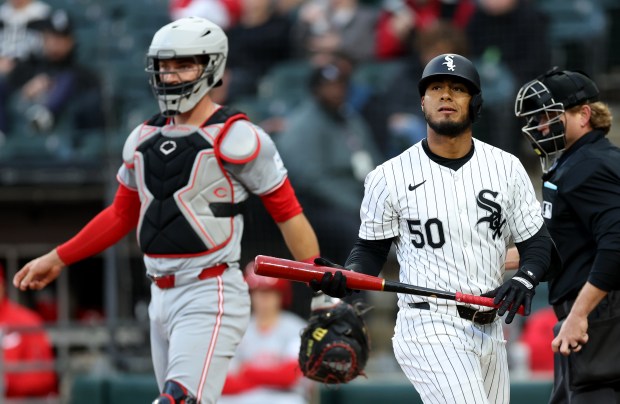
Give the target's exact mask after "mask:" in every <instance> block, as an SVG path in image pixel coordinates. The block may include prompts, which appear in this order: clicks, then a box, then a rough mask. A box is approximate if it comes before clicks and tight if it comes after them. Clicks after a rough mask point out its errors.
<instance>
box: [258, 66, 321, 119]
mask: <svg viewBox="0 0 620 404" xmlns="http://www.w3.org/2000/svg"><path fill="white" fill-rule="evenodd" d="M311 71H312V67H311V66H310V64H309V63H308V62H306V61H297V60H295V61H289V62H283V63H281V64H279V65H277V66H275V67H274V68H273V69H271V70H270V71H269V72H268V73H267V74H266V75H265V77H263V78H262V79H261V81H260V83H259V86H258V99H259V100H260V101H261V102H263V103H264V105H265V107H266V110H267V112H268V114H269V115H272V116H273V115H277V116H282V115H284V114H286V113H288V111H290V110H291V108H293V107H294V106H296V105H297V104H299V102H300V101H301V100H303V99H304V97H306V96H307V95H308V93H309V87H308V79H309V77H310V73H311Z"/></svg>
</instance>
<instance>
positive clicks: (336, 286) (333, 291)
mask: <svg viewBox="0 0 620 404" xmlns="http://www.w3.org/2000/svg"><path fill="white" fill-rule="evenodd" d="M314 264H315V265H320V266H324V267H330V268H340V269H342V270H343V271H348V269H346V268H345V267H343V266H342V265H338V264H335V263H333V262H331V261H330V260H328V259H326V258H323V257H319V258H316V259H315V260H314ZM309 284H310V288H311V289H312V290H314V291H315V292H319V291H321V292H323V293H325V294H326V295H329V296H331V297H345V296H350V295H351V294H352V293H353V290H352V289H349V288H347V277H346V276H345V275H344V274H343V273H342V271H336V272H335V273H334V274H333V275H332V273H331V272H325V273H324V274H323V277H322V278H321V280H320V281H317V280H316V279H312V280H311V281H310V282H309Z"/></svg>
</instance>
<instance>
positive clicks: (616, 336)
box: [515, 69, 620, 404]
mask: <svg viewBox="0 0 620 404" xmlns="http://www.w3.org/2000/svg"><path fill="white" fill-rule="evenodd" d="M598 97H599V90H598V88H597V86H596V84H595V83H594V82H593V81H592V80H591V79H590V78H589V77H587V76H586V75H584V74H582V73H579V72H574V71H566V70H564V71H561V70H557V69H553V70H551V71H549V72H547V73H545V74H544V75H542V76H540V77H538V78H537V79H535V80H532V81H530V82H529V83H527V84H525V85H523V87H521V89H520V90H519V93H518V94H517V98H516V103H515V113H516V115H517V116H518V117H523V118H525V119H526V125H525V126H524V127H523V128H522V131H523V133H524V134H525V136H526V137H527V138H528V140H529V141H530V142H531V145H532V147H533V148H534V151H535V152H536V154H537V155H538V156H539V157H540V159H541V163H542V167H543V177H542V179H543V206H542V210H543V217H544V218H545V222H546V224H547V227H548V228H549V232H550V234H551V236H552V238H553V239H554V241H555V242H556V244H557V247H558V250H559V252H560V255H561V257H562V261H563V269H562V272H561V273H559V274H558V275H557V276H556V277H555V278H554V279H553V280H552V281H550V284H549V302H550V304H551V305H553V309H554V311H555V313H556V316H557V318H558V320H559V322H558V324H557V325H556V326H555V328H554V336H555V339H554V340H553V342H552V349H553V351H554V352H555V370H554V388H553V392H552V396H551V399H550V403H554V404H555V403H571V404H573V403H586V402H587V403H620V364H618V362H617V361H618V358H620V344H619V343H618V342H619V341H620V322H619V320H620V292H618V290H619V289H620V149H619V148H618V147H616V146H614V145H612V144H611V142H610V141H609V139H607V137H606V135H607V134H608V133H609V130H610V128H611V122H612V116H611V113H610V111H609V108H608V106H607V105H606V104H604V103H602V102H600V101H599V100H598Z"/></svg>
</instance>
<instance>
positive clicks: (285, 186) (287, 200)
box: [260, 178, 302, 223]
mask: <svg viewBox="0 0 620 404" xmlns="http://www.w3.org/2000/svg"><path fill="white" fill-rule="evenodd" d="M260 199H261V201H262V202H263V205H265V209H267V212H269V214H270V215H271V217H272V218H273V220H275V221H276V223H282V222H286V221H287V220H289V219H290V218H292V217H294V216H297V215H298V214H300V213H301V212H302V208H301V205H300V204H299V201H298V200H297V196H295V190H294V189H293V186H292V185H291V182H290V181H289V179H288V178H287V179H286V180H285V181H284V182H283V183H282V185H281V186H280V187H279V188H278V189H276V190H275V191H272V192H270V193H268V194H265V195H261V196H260Z"/></svg>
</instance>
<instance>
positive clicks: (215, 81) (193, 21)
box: [146, 17, 228, 116]
mask: <svg viewBox="0 0 620 404" xmlns="http://www.w3.org/2000/svg"><path fill="white" fill-rule="evenodd" d="M227 56H228V38H227V37H226V34H225V33H224V31H223V30H222V29H221V28H220V27H219V26H217V25H216V24H214V23H212V22H211V21H209V20H207V19H205V18H198V17H187V18H181V19H179V20H176V21H174V22H171V23H169V24H167V25H164V26H163V27H162V28H160V29H159V31H157V32H156V33H155V35H154V36H153V40H152V42H151V45H150V46H149V50H148V52H147V68H146V71H147V73H149V74H150V75H151V77H150V79H149V82H150V84H151V87H152V89H153V93H154V94H155V97H156V98H157V100H158V101H159V109H160V110H161V113H162V114H163V115H165V116H173V115H177V114H179V113H183V112H187V111H189V110H191V109H192V108H193V107H194V106H195V105H196V104H197V103H198V101H200V100H201V99H202V97H204V96H205V94H207V92H209V90H211V88H213V87H215V86H217V85H220V84H221V80H222V76H223V75H224V68H225V66H226V58H227ZM188 57H190V58H191V57H193V58H196V61H197V62H198V63H200V64H202V65H203V71H202V74H201V75H200V77H199V78H198V79H196V80H194V81H191V82H183V83H179V84H165V83H163V82H162V81H161V75H162V74H177V73H176V72H166V73H162V72H160V71H159V61H160V60H162V59H180V58H188Z"/></svg>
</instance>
